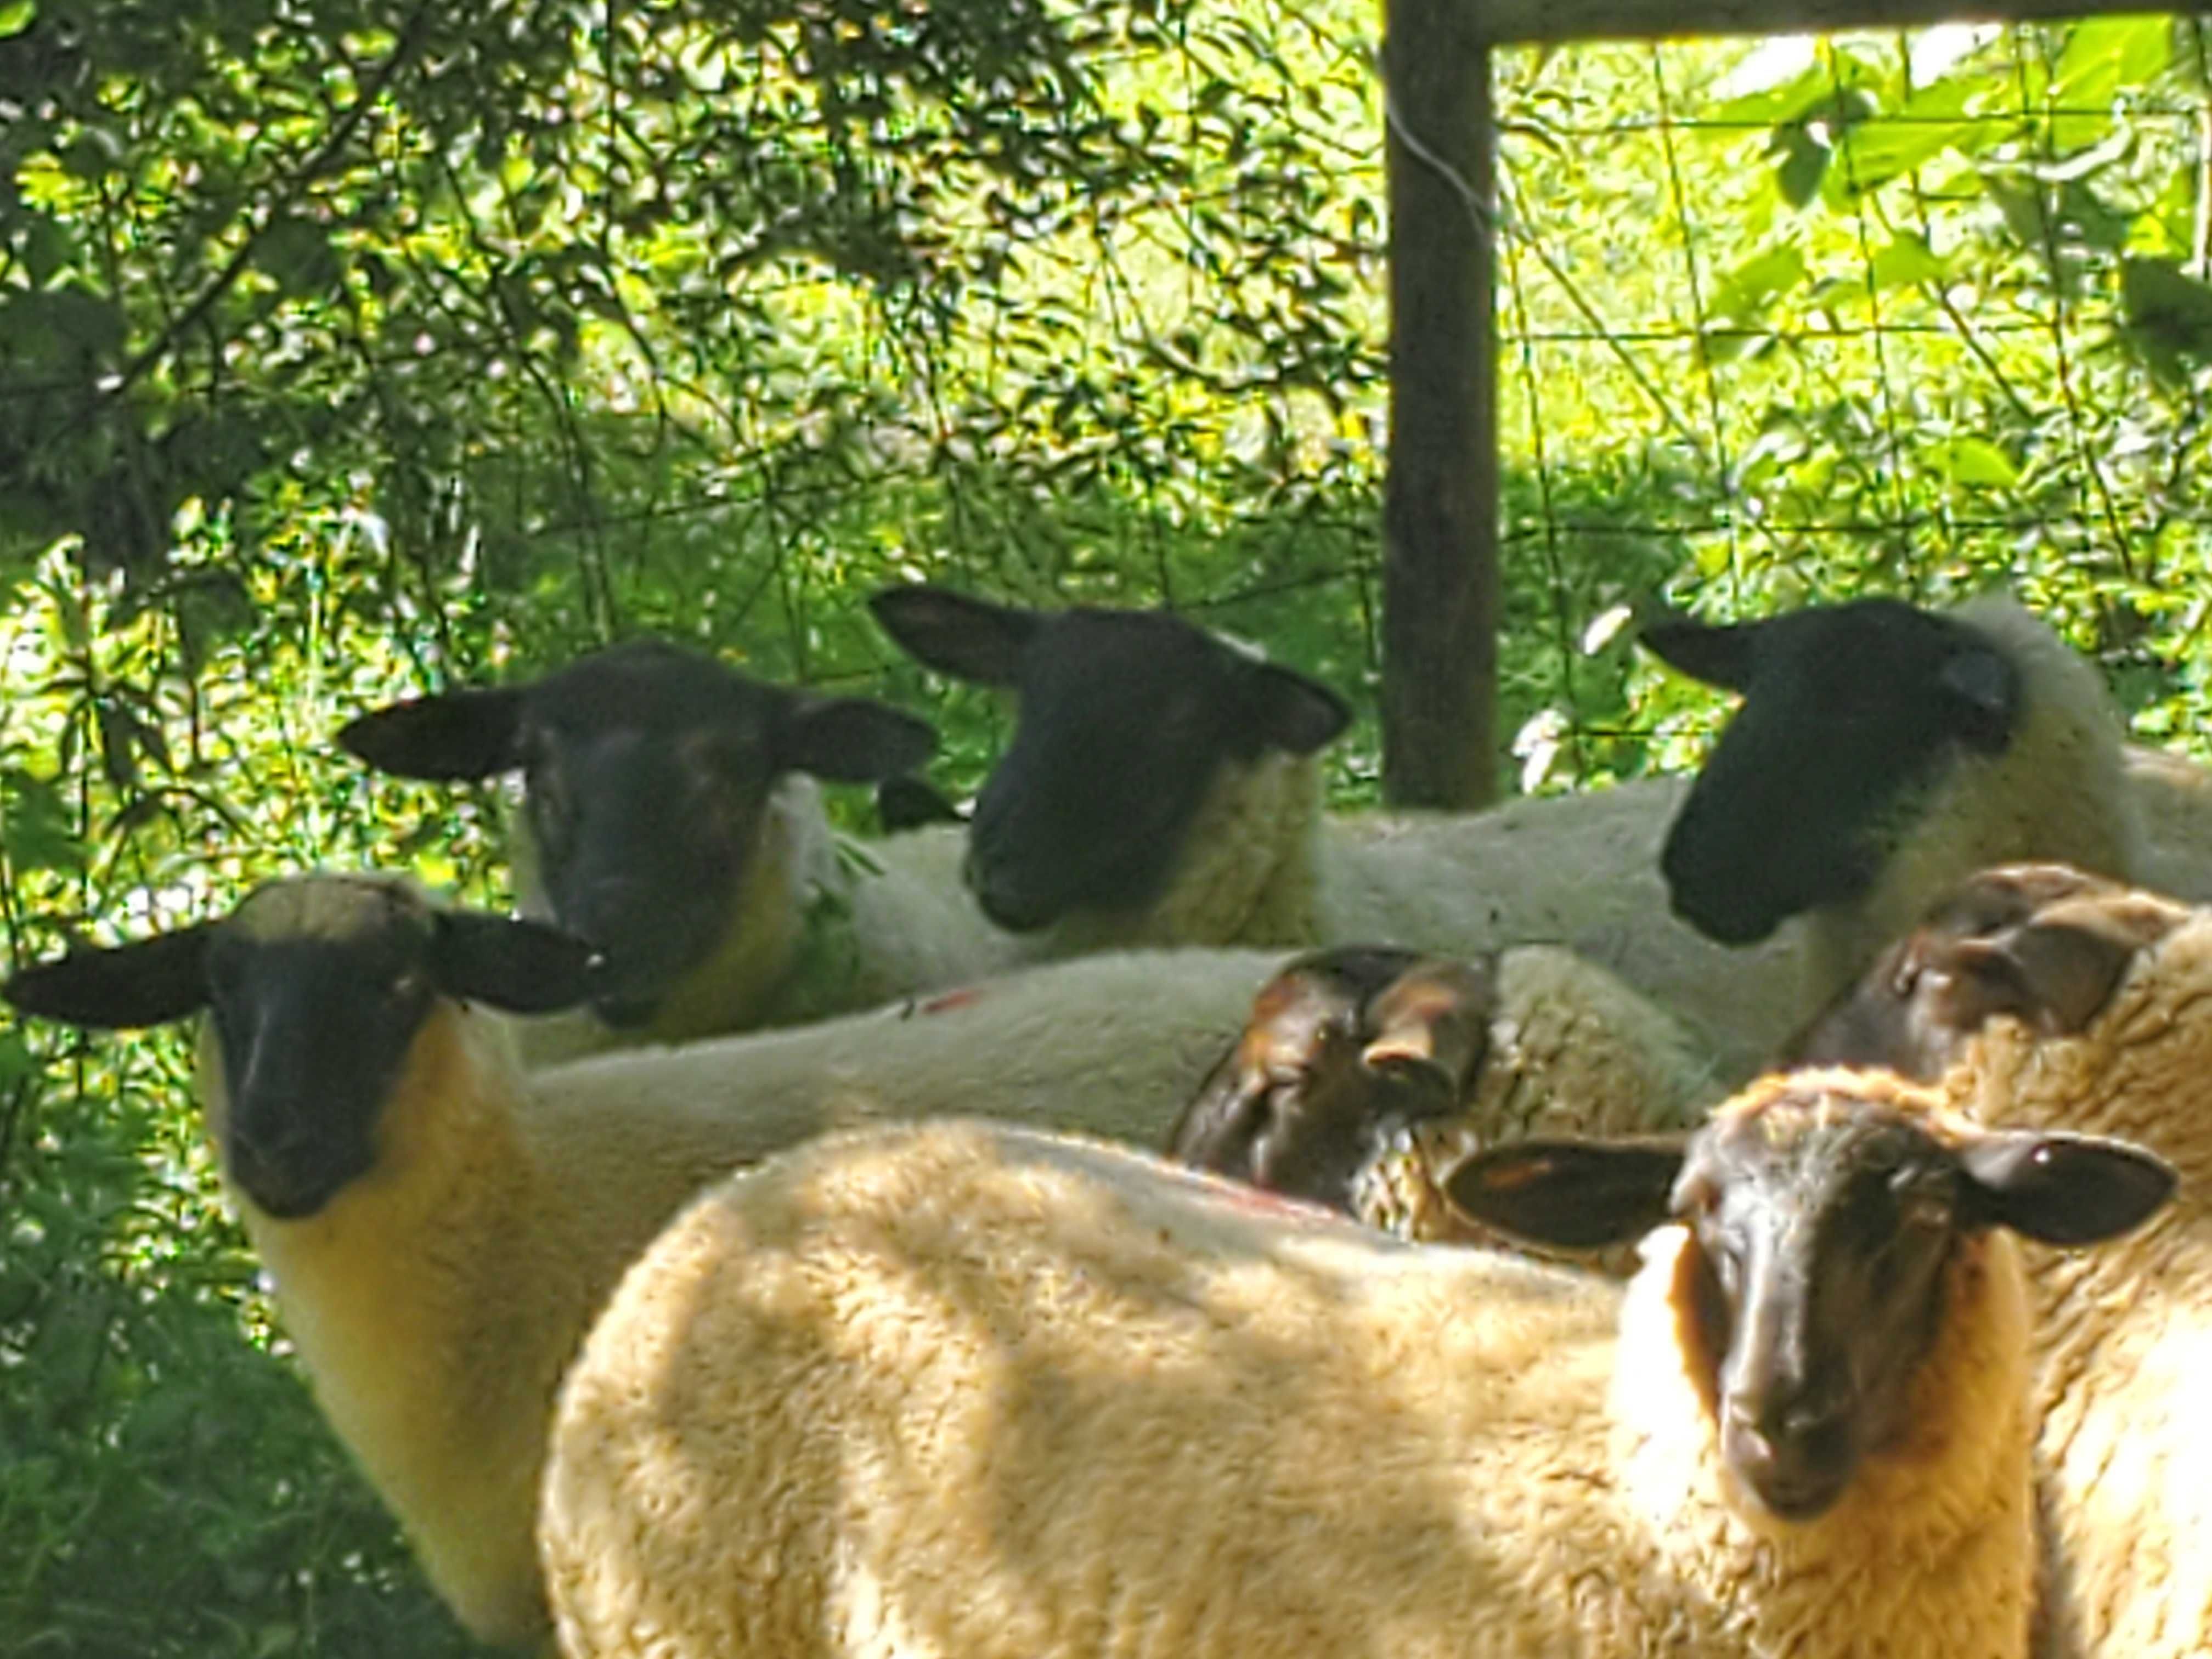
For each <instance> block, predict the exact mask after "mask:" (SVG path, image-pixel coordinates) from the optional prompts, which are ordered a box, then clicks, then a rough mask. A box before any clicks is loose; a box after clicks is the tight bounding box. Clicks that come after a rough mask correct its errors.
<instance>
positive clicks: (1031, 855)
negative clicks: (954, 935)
mask: <svg viewBox="0 0 2212 1659" xmlns="http://www.w3.org/2000/svg"><path fill="white" fill-rule="evenodd" d="M869 603H870V606H871V608H872V610H873V611H875V614H876V619H877V620H878V622H880V623H882V624H883V625H884V629H886V630H887V631H888V632H889V633H890V635H891V637H892V638H894V639H895V640H896V641H898V642H899V644H900V645H901V646H902V647H904V648H905V649H906V650H907V651H908V653H911V654H912V655H914V656H915V657H916V658H917V659H920V660H921V662H922V663H923V664H924V665H927V666H928V667H931V668H933V669H936V670H937V671H939V672H940V673H945V674H950V675H952V676H954V677H955V678H960V679H965V680H972V681H975V682H977V683H980V684H985V685H994V686H1002V687H1005V688H1006V689H1008V690H1012V691H1013V692H1014V693H1015V694H1016V696H1017V698H1018V704H1017V709H1018V712H1017V715H1016V721H1015V727H1014V739H1013V743H1012V745H1011V746H1010V747H1009V748H1008V749H1007V750H1006V754H1005V756H1004V757H1001V759H1000V762H999V763H998V766H997V768H996V769H994V771H993V772H992V774H991V776H990V779H989V781H987V783H986V784H985V785H984V787H983V793H982V795H981V798H980V799H978V800H977V801H976V804H975V818H974V820H973V822H972V823H971V825H970V827H969V852H968V863H967V872H966V873H967V879H968V884H969V887H970V888H971V889H973V890H974V891H975V896H976V900H977V902H979V903H980V904H981V906H982V908H983V910H984V913H985V914H986V915H988V916H989V917H990V918H991V920H992V921H995V922H997V923H998V924H999V925H1000V927H1006V928H1010V929H1012V930H1014V931H1016V932H1028V931H1031V930H1034V929H1036V928H1040V927H1048V926H1049V925H1050V924H1051V923H1053V922H1054V921H1058V920H1060V918H1061V917H1062V916H1064V915H1068V914H1069V913H1070V912H1071V911H1075V910H1102V911H1109V912H1110V911H1127V910H1134V909H1139V908H1142V907H1143V906H1145V905H1146V904H1147V903H1149V902H1152V900H1153V899H1155V898H1157V897H1158V896H1159V895H1160V893H1161V892H1162V891H1163V890H1164V889H1165V887H1166V885H1167V884H1168V882H1169V880H1170V877H1171V876H1172V874H1173V872H1174V869H1175V866H1176V860H1177V857H1178V855H1179V854H1181V853H1182V850H1183V843H1184V840H1185V837H1186V836H1187V835H1188V831H1189V829H1190V827H1191V824H1192V822H1193V820H1194V818H1195V817H1196V816H1197V814H1198V811H1199V810H1200V806H1201V805H1203V803H1204V802H1205V800H1206V794H1207V792H1208V789H1209V788H1210V787H1211V786H1212V783H1213V781H1214V780H1215V779H1216V777H1217V776H1218V775H1220V773H1221V772H1222V770H1223V769H1224V768H1225V766H1227V765H1229V764H1230V763H1235V762H1243V763H1250V762H1252V761H1254V760H1255V759H1257V758H1258V757H1260V756H1261V755H1262V754H1264V753H1266V752H1267V751H1269V750H1279V751H1283V752H1286V753H1291V754H1300V755H1303V754H1310V753H1312V752H1313V751H1314V750H1317V749H1319V748H1320V747H1321V746H1322V744H1326V743H1328V741H1329V740H1330V739H1332V738H1334V737H1335V736H1336V735H1337V734H1338V733H1339V732H1341V731H1343V730H1344V728H1345V726H1346V724H1347V723H1348V722H1349V721H1350V720H1351V711H1350V709H1348V708H1346V705H1345V703H1344V701H1343V699H1341V698H1340V697H1339V696H1337V695H1336V694H1335V693H1334V691H1331V690H1328V687H1326V686H1324V685H1322V684H1320V683H1319V682H1317V681H1315V680H1311V679H1308V678H1306V677H1305V676H1304V675H1303V674H1298V673H1294V672H1293V671H1291V670H1289V669H1287V668H1279V667H1277V666H1275V665H1273V664H1271V663H1267V662H1263V661H1261V660H1260V659H1258V658H1256V657H1255V656H1252V655H1249V654H1248V653H1245V652H1243V651H1240V650H1238V649H1237V647H1234V646H1232V645H1231V644H1230V643H1229V642H1228V641H1225V640H1223V639H1221V638H1219V637H1218V636H1217V635H1212V634H1210V633H1208V632H1206V630H1205V629H1201V628H1198V627H1195V626H1194V625H1193V624H1191V623H1188V622H1185V621H1183V620H1182V618H1181V617H1175V616H1171V615H1170V614H1169V613H1167V612H1165V611H1111V610H1099V609H1092V608H1088V607H1082V608H1078V609H1075V610H1071V611H1057V612H1048V611H1030V610H1025V609H1023V608H1021V607H1019V606H1015V605H992V604H989V603H987V602H986V601H984V600H981V599H970V598H969V597H967V596H966V595H964V594H959V593H954V592H949V591H947V590H945V589H944V588H939V587H928V586H913V587H896V588H890V589H887V590H885V591H884V592H880V593H878V594H877V595H876V596H875V597H874V599H872V600H871V601H870V602H869Z"/></svg>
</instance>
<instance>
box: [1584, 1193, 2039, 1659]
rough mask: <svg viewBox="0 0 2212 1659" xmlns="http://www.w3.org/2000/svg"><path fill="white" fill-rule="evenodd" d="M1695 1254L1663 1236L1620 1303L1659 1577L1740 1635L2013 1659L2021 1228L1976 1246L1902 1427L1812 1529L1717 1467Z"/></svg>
mask: <svg viewBox="0 0 2212 1659" xmlns="http://www.w3.org/2000/svg"><path fill="white" fill-rule="evenodd" d="M1693 1261H1694V1258H1693V1256H1692V1252H1691V1251H1690V1250H1689V1249H1688V1247H1687V1236H1686V1234H1685V1233H1684V1232H1683V1231H1682V1230H1681V1229H1680V1228H1674V1227H1669V1228H1666V1229H1663V1230H1662V1231H1660V1232H1658V1233H1656V1234H1654V1235H1652V1237H1651V1238H1650V1241H1649V1242H1648V1243H1647V1244H1646V1246H1645V1265H1644V1268H1643V1269H1642V1271H1641V1272H1639V1273H1638V1275H1637V1277H1636V1279H1634V1280H1633V1281H1632V1284H1631V1285H1630V1286H1629V1289H1628V1292H1627V1295H1626V1297H1625V1298H1624V1301H1623V1304H1622V1309H1621V1340H1620V1362H1619V1364H1618V1366H1617V1368H1616V1370H1615V1375H1614V1379H1613V1389H1612V1409H1613V1421H1614V1430H1613V1433H1614V1437H1615V1455H1616V1460H1617V1466H1618V1468H1619V1469H1620V1481H1621V1490H1622V1496H1623V1498H1624V1499H1625V1500H1626V1504H1627V1505H1628V1507H1629V1509H1630V1510H1631V1511H1632V1514H1633V1515H1634V1516H1636V1517H1637V1518H1638V1522H1639V1532H1640V1534H1641V1535H1642V1536H1643V1537H1644V1539H1645V1540H1646V1547H1647V1549H1648V1551H1649V1557H1648V1565H1647V1566H1646V1568H1645V1571H1647V1572H1650V1574H1652V1575H1653V1576H1654V1577H1655V1580H1656V1581H1657V1583H1659V1584H1660V1585H1661V1587H1662V1590H1667V1591H1672V1592H1674V1593H1677V1594H1680V1593H1682V1592H1686V1595H1687V1599H1688V1601H1690V1602H1691V1603H1692V1604H1694V1603H1699V1602H1702V1603H1704V1604H1705V1606H1706V1607H1707V1608H1708V1609H1709V1610H1710V1616H1711V1617H1712V1618H1713V1619H1714V1620H1716V1621H1717V1623H1718V1625H1719V1626H1721V1627H1722V1629H1723V1632H1724V1634H1725V1640H1726V1643H1727V1644H1728V1646H1729V1648H1731V1649H1734V1648H1735V1647H1736V1646H1737V1645H1738V1644H1741V1645H1742V1646H1743V1647H1744V1648H1745V1649H1747V1650H1749V1651H1753V1652H1760V1653H1769V1652H1772V1653H1779V1652H1785V1651H1786V1652H1790V1653H1792V1654H1800V1655H1803V1656H1807V1659H1811V1656H1815V1655H1833V1656H1837V1659H1841V1656H1843V1655H1844V1654H1847V1653H1848V1654H1857V1653H1883V1652H1909V1651H1919V1652H1930V1653H1942V1654H1945V1655H1950V1656H1963V1655H1974V1656H1985V1659H2001V1656H2013V1659H2018V1656H2020V1655H2021V1654H2023V1653H2025V1652H2026V1650H2027V1626H2028V1617H2029V1609H2030V1605H2031V1602H2030V1596H2031V1589H2032V1560H2033V1539H2032V1534H2031V1525H2030V1506H2029V1467H2028V1466H2029V1443H2030V1437H2031V1425H2030V1421H2029V1418H2028V1415H2027V1388H2028V1378H2027V1293H2026V1290H2025V1286H2024V1285H2023V1283H2022V1275H2021V1267H2020V1261H2019V1254H2018V1251H2017V1249H2016V1248H2015V1245H2014V1243H2013V1242H2012V1240H2011V1238H2010V1237H2008V1236H2006V1235H2003V1234H1989V1235H1984V1236H1982V1237H1979V1238H1977V1239H1973V1240H1969V1241H1967V1242H1966V1243H1964V1244H1962V1246H1961V1247H1960V1250H1959V1252H1958V1254H1957V1255H1956V1257H1955V1258H1954V1261H1953V1263H1952V1266H1951V1268H1950V1279H1949V1281H1948V1285H1947V1287H1946V1304H1945V1310H1944V1316H1943V1318H1942V1322H1941V1326H1940V1333H1941V1334H1939V1336H1938V1337H1937V1339H1936V1344H1935V1346H1934V1347H1933V1348H1932V1349H1931V1350H1930V1351H1929V1355H1928V1357H1927V1358H1926V1360H1925V1361H1924V1362H1923V1364H1922V1366H1921V1369H1920V1372H1919V1375H1918V1376H1917V1379H1916V1381H1915V1383H1914V1384H1913V1389H1912V1398H1911V1404H1910V1406H1909V1407H1908V1409H1907V1411H1906V1413H1905V1422H1906V1423H1907V1424H1908V1425H1910V1428H1909V1430H1908V1431H1907V1435H1906V1437H1905V1439H1904V1440H1903V1441H1902V1442H1901V1443H1898V1444H1894V1445H1891V1446H1888V1447H1885V1448H1882V1449H1879V1450H1877V1451H1875V1452H1873V1453H1870V1454H1869V1455H1868V1456H1867V1458H1866V1459H1865V1461H1864V1462H1863V1464H1862V1466H1861V1468H1860V1469H1859V1472H1858V1474H1857V1477H1856V1478H1855V1479H1854V1480H1853V1481H1852V1483H1851V1486H1850V1488H1849V1490H1848V1491H1847V1492H1845V1493H1844V1497H1843V1498H1842V1500H1841V1501H1840V1502H1839V1503H1838V1504H1837V1506H1836V1507H1835V1508H1834V1509H1833V1510H1830V1511H1829V1512H1828V1513H1827V1514H1826V1515H1824V1516H1820V1517H1819V1518H1817V1519H1815V1520H1813V1521H1810V1522H1798V1523H1792V1522H1784V1521H1780V1520H1778V1519H1775V1518H1774V1517H1772V1516H1768V1515H1767V1514H1765V1511H1763V1510H1759V1509H1758V1508H1757V1507H1756V1505H1755V1504H1753V1503H1752V1501H1751V1500H1750V1499H1749V1498H1747V1497H1744V1496H1742V1495H1741V1494H1740V1492H1739V1491H1738V1490H1737V1488H1736V1487H1735V1483H1734V1481H1733V1480H1732V1479H1731V1477H1729V1475H1728V1474H1726V1472H1725V1471H1724V1469H1723V1468H1722V1466H1721V1463H1720V1460H1719V1453H1718V1447H1717V1426H1716V1422H1715V1416H1714V1401H1713V1395H1712V1386H1711V1361H1710V1360H1709V1359H1708V1358H1705V1356H1704V1352H1703V1344H1702V1342H1701V1341H1700V1340H1699V1337H1698V1336H1697V1334H1696V1332H1695V1322H1694V1319H1693V1318H1692V1316H1691V1315H1690V1313H1689V1309H1690V1306H1691V1300H1690V1285H1691V1283H1692V1267H1693ZM1686 1424H1695V1425H1698V1430H1699V1431H1698V1432H1696V1433H1694V1434H1686V1433H1685V1432H1684V1425H1686ZM1841 1607H1853V1608H1856V1609H1857V1612H1856V1613H1853V1614H1852V1615H1850V1617H1844V1616H1842V1615H1841V1614H1839V1613H1838V1608H1841ZM1931 1621H1934V1622H1936V1623H1937V1624H1940V1625H1941V1626H1942V1628H1941V1629H1940V1630H1937V1631H1933V1632H1931V1629H1930V1625H1931Z"/></svg>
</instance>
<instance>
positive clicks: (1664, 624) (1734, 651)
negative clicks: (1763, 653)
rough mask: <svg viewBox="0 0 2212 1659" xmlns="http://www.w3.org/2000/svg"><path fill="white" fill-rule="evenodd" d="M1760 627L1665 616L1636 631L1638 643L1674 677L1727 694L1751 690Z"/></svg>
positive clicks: (1646, 623)
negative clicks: (1681, 675) (1709, 686)
mask: <svg viewBox="0 0 2212 1659" xmlns="http://www.w3.org/2000/svg"><path fill="white" fill-rule="evenodd" d="M1763 626H1764V624H1763V623H1702V622H1699V620H1698V619H1697V618H1696V617H1686V616H1683V615H1681V614H1680V613H1679V612H1671V611H1670V612H1666V613H1662V614H1660V615H1656V616H1654V617H1651V618H1650V620H1648V621H1646V622H1645V623H1644V624H1643V626H1642V627H1641V628H1639V629H1638V630H1637V635H1636V637H1637V641H1638V643H1639V644H1641V645H1642V646H1643V647H1644V649H1645V650H1647V651H1649V652H1650V653H1651V654H1652V655H1653V656H1655V657H1656V658H1658V659H1659V660H1660V661H1662V662H1663V663H1665V664H1666V665H1668V667H1669V668H1672V669H1674V671H1676V672H1677V673H1682V674H1687V675H1688V676H1689V677H1690V678H1692V679H1693V680H1699V681H1702V682H1703V683H1704V684H1707V685H1717V686H1719V687H1720V688H1722V689H1723V690H1728V691H1748V690H1751V681H1752V675H1753V656H1754V655H1755V654H1756V651H1755V647H1756V646H1757V644H1758V641H1759V629H1760V628H1761V627H1763Z"/></svg>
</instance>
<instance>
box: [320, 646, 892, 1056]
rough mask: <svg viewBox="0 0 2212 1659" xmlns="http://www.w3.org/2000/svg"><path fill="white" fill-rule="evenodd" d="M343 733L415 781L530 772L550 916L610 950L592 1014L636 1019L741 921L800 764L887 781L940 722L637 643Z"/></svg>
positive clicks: (428, 701) (627, 1022)
mask: <svg viewBox="0 0 2212 1659" xmlns="http://www.w3.org/2000/svg"><path fill="white" fill-rule="evenodd" d="M338 742H339V743H340V744H342V745H343V747H344V748H345V749H347V750H349V752H351V753H352V754H355V755H356V756H358V757H361V758H362V759H363V760H366V761H367V762H368V763H369V764H371V765H372V766H375V767H377V768H379V769H382V770H384V771H387V772H392V773H396V774H398V775H400V776H402V777H414V778H430V779H456V778H482V777H492V776H496V775H499V774H501V773H504V772H520V773H521V775H522V783H523V811H524V813H525V815H526V817H527V819H528V821H529V824H530V830H531V838H532V842H533V843H534V847H535V852H536V857H537V863H538V879H539V881H540V882H541V884H543V886H544V893H545V898H546V902H547V904H548V907H549V908H550V911H551V914H552V916H553V919H554V921H556V922H557V923H558V924H559V925H560V926H561V927H564V928H567V929H568V930H569V931H570V932H572V933H576V934H577V935H579V936H580V937H581V938H584V939H589V940H590V941H591V942H592V944H593V945H597V946H598V947H599V949H600V950H601V951H603V952H605V957H606V968H605V975H604V978H603V979H602V981H600V983H599V987H598V990H597V992H596V994H595V995H594V998H593V1001H592V1007H593V1011H594V1012H596V1013H598V1014H599V1017H600V1018H602V1019H604V1020H605V1021H606V1022H607V1023H608V1024H611V1025H617V1026H634V1025H639V1024H644V1023H646V1022H647V1021H649V1020H650V1019H651V1018H653V1014H654V1013H655V1012H656V1011H657V1010H658V1009H659V1006H660V1004H661V1003H662V1001H663V1000H665V998H666V997H667V996H668V994H670V992H671V990H672V989H673V988H674V987H675V986H676V985H677V983H678V981H680V980H682V979H683V977H684V975H687V974H689V973H690V972H692V971H693V970H694V969H696V968H698V967H699V966H701V965H702V963H705V962H706V961H707V960H708V958H709V957H712V956H713V955H714V952H715V951H716V950H717V949H718V948H719V947H720V946H721V945H722V944H723V943H724V942H725V941H726V939H728V938H729V937H730V936H731V934H732V932H733V931H734V929H735V928H736V927H737V925H738V918H739V916H740V915H742V914H743V912H744V900H745V897H746V887H747V883H748V881H749V880H750V879H751V878H752V873H753V872H752V870H751V867H750V863H751V860H752V856H753V849H754V848H755V846H756V845H757V842H758V838H759V835H760V829H761V822H762V817H763V814H764V812H765V811H767V808H768V804H769V795H770V794H771V793H772V792H773V791H774V790H775V787H776V785H777V784H778V783H779V782H781V781H782V779H783V778H784V777H785V776H786V775H788V774H790V773H793V772H809V773H811V774H813V775H816V776H817V777H823V778H832V779H840V780H844V781H860V782H869V781H878V780H881V779H884V778H889V777H892V776H895V775H898V774H900V773H903V772H906V771H908V770H911V769H913V768H914V767H916V766H918V765H920V764H921V763H922V762H923V761H924V760H925V759H927V757H928V755H929V752H930V750H931V749H932V748H933V746H934V744H935V743H936V736H935V733H934V732H933V731H932V730H931V729H930V727H929V726H927V724H926V723H924V722H923V721H921V720H916V719H915V718H914V717H913V716H912V715H908V714H900V713H898V712H897V711H896V710H894V709H890V708H884V707H882V706H881V705H879V704H876V703H872V702H867V701H866V700H865V699H861V698H853V697H841V698H819V697H811V696H803V695H801V694H799V693H797V692H793V691H791V690H786V689H785V688H783V687H781V686H775V685H769V684H765V683H764V682H762V681H759V680H756V679H752V678H750V677H748V676H746V675H743V674H739V673H738V672H736V671H734V670H732V669H729V668H726V667H725V666H723V665H721V664H720V663H717V662H715V661H714V660H713V659H709V658H706V657H702V656H698V655H696V654H694V653H690V652H688V651H684V650H679V649H678V648H677V647H674V646H671V645H667V644H664V643H662V642H660V641H653V640H640V641H632V642H630V643H629V644H627V645H621V646H617V647H613V648H611V649H610V650H606V651H601V652H598V653H594V654H592V655H591V656H588V657H585V658H582V659H579V660H578V661H576V662H574V663H572V664H570V665H568V667H566V668H563V669H561V670H559V671H556V672H554V673H551V674H548V675H546V676H544V678H540V679H538V680H534V681H532V682H530V683H529V684H525V685H519V686H510V687H505V688H501V689H500V690H473V691H457V692H449V693H447V694H446V695H444V696H434V697H423V698H419V699H416V700H415V701H412V702H401V703H394V704H392V705H391V706H390V707H388V708H380V709H377V710H374V711H373V712H372V713H370V714H364V715H362V716H361V717H360V718H359V719H357V720H354V721H352V722H351V723H350V724H349V725H348V726H346V727H345V728H344V729H343V731H341V732H339V733H338Z"/></svg>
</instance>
